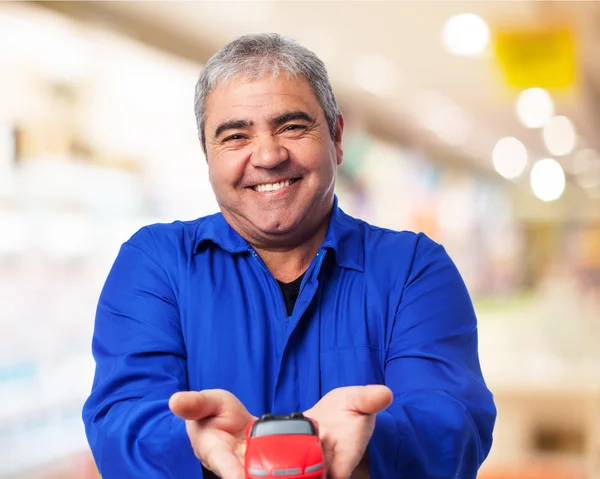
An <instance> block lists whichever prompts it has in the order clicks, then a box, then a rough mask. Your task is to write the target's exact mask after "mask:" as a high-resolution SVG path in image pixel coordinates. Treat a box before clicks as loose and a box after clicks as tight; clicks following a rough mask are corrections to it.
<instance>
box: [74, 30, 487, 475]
mask: <svg viewBox="0 0 600 479" xmlns="http://www.w3.org/2000/svg"><path fill="white" fill-rule="evenodd" d="M196 115H197V120H198V128H199V137H200V142H201V145H202V148H203V150H204V153H205V155H206V159H207V161H208V166H209V176H210V182H211V185H212V188H213V190H214V193H215V196H216V198H217V201H218V204H219V206H220V210H221V212H220V213H219V214H215V215H211V216H208V217H203V218H200V219H198V220H195V221H189V222H174V223H172V224H156V225H151V226H148V227H145V228H142V229H141V230H140V231H138V232H137V233H136V234H135V235H133V237H132V238H130V239H129V240H128V241H127V242H126V243H125V244H124V245H123V246H122V248H121V250H120V252H119V254H118V257H117V258H116V261H115V263H114V265H113V268H112V270H111V272H110V274H109V276H108V278H107V280H106V284H105V286H104V288H103V291H102V294H101V297H100V300H99V304H98V310H97V316H96V326H95V332H94V339H93V352H94V356H95V359H96V362H97V369H96V375H95V380H94V384H93V390H92V392H91V395H90V397H89V399H88V400H87V402H86V404H85V407H84V410H83V418H84V422H85V425H86V431H87V435H88V439H89V443H90V446H91V449H92V452H93V454H94V458H95V460H96V463H97V464H98V467H99V469H100V472H101V474H102V476H103V477H104V479H112V478H118V479H124V478H130V477H131V478H138V477H139V478H150V477H152V478H154V477H168V478H191V477H214V475H217V476H219V477H223V478H226V479H241V478H243V477H244V473H243V468H242V463H243V454H244V428H245V426H246V424H248V422H250V421H251V420H253V419H254V418H256V417H259V416H261V415H262V414H264V413H267V412H270V413H275V414H289V413H291V412H294V411H301V412H304V413H305V415H306V416H308V417H312V418H314V419H315V420H316V421H318V423H319V425H320V435H321V439H322V443H323V448H324V452H325V458H326V467H327V470H328V477H331V478H335V479H345V478H348V477H350V476H352V477H372V478H374V479H392V478H415V479H427V478H450V477H452V478H461V479H462V478H475V476H476V474H477V470H478V468H479V466H480V465H481V464H482V462H483V461H484V459H485V458H486V456H487V455H488V453H489V450H490V447H491V443H492V430H493V427H494V422H495V417H496V410H495V406H494V402H493V398H492V395H491V393H490V392H489V390H488V388H487V387H486V385H485V382H484V379H483V377H482V373H481V370H480V366H479V358H478V351H477V322H476V317H475V314H474V311H473V307H472V304H471V301H470V298H469V295H468V292H467V290H466V288H465V286H464V283H463V281H462V279H461V277H460V274H459V272H458V271H457V269H456V267H455V266H454V264H453V263H452V261H451V259H450V258H449V257H448V255H447V254H446V252H445V251H444V249H443V248H442V247H441V246H440V245H438V244H436V243H434V242H433V241H431V240H430V239H428V238H427V237H426V236H424V235H423V234H414V233H410V232H395V231H390V230H385V229H382V228H377V227H374V226H371V225H369V224H367V223H365V222H363V221H360V220H358V219H354V218H352V217H350V216H348V215H346V214H345V213H344V212H343V211H342V210H341V209H340V208H339V207H338V204H337V198H336V196H335V195H334V186H335V178H336V169H337V167H338V166H339V165H340V164H341V163H342V158H343V151H342V132H343V127H344V122H343V117H342V115H341V114H340V112H339V111H338V107H337V103H336V100H335V96H334V94H333V91H332V89H331V86H330V84H329V80H328V77H327V72H326V70H325V67H324V65H323V64H322V62H321V61H320V60H319V59H318V58H317V57H316V56H315V55H314V54H313V53H312V52H310V51H308V50H307V49H305V48H303V47H301V46H299V45H297V44H296V43H294V42H292V41H291V40H288V39H286V38H283V37H280V36H278V35H250V36H244V37H241V38H239V39H237V40H236V41H234V42H232V43H230V44H229V45H227V46H225V47H224V48H223V49H222V50H221V51H219V52H218V53H217V54H216V55H215V56H213V57H212V58H211V60H210V61H209V62H208V63H207V64H206V66H205V68H204V69H203V71H202V73H201V75H200V78H199V80H198V85H197V90H196ZM184 419H185V421H184ZM209 471H212V472H209Z"/></svg>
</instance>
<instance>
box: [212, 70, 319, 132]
mask: <svg viewBox="0 0 600 479" xmlns="http://www.w3.org/2000/svg"><path fill="white" fill-rule="evenodd" d="M290 110H301V111H306V112H309V113H311V114H312V115H313V116H317V115H318V114H319V113H322V108H321V105H320V104H319V101H318V100H317V97H316V95H315V94H314V92H313V90H312V88H311V87H310V84H309V83H308V81H307V80H306V79H305V78H304V77H302V76H296V77H292V76H289V77H288V76H287V75H278V76H274V75H268V76H263V77H260V78H257V79H248V78H247V77H244V76H241V77H236V78H234V79H232V80H230V81H229V82H227V83H222V84H219V85H217V86H216V87H215V88H214V89H213V90H212V92H211V93H210V94H209V96H208V99H207V102H206V109H205V123H206V125H209V124H215V123H219V122H221V121H224V120H232V119H238V118H240V119H249V118H252V119H255V120H258V119H260V117H261V116H264V117H267V116H271V115H276V114H279V113H282V112H284V111H290Z"/></svg>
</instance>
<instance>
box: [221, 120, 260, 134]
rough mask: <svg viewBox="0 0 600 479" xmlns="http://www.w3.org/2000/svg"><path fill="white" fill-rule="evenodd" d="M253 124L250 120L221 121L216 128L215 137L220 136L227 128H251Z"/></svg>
mask: <svg viewBox="0 0 600 479" xmlns="http://www.w3.org/2000/svg"><path fill="white" fill-rule="evenodd" d="M252 125H253V123H252V122H251V121H248V120H231V121H226V122H224V123H221V124H220V125H219V126H218V127H217V129H216V130H215V138H218V137H219V135H221V133H223V132H224V131H227V130H239V129H242V128H250V127H251V126H252Z"/></svg>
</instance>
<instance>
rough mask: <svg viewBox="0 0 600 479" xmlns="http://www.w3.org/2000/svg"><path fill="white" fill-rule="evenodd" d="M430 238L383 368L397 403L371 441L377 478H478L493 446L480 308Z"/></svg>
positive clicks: (382, 416)
mask: <svg viewBox="0 0 600 479" xmlns="http://www.w3.org/2000/svg"><path fill="white" fill-rule="evenodd" d="M427 243H428V244H429V247H428V248H427V249H426V251H425V252H424V253H422V254H421V255H420V256H419V255H418V254H417V256H416V258H415V261H414V265H413V268H412V271H411V273H410V276H409V278H408V280H407V282H406V284H405V287H404V291H403V294H402V299H401V301H400V305H399V308H398V311H397V313H396V317H395V320H394V327H393V331H392V335H391V340H390V343H389V348H388V352H387V358H386V366H385V381H386V384H387V385H388V387H390V388H391V390H392V391H393V394H394V400H393V402H392V404H391V406H390V407H389V408H388V409H387V410H386V411H383V412H381V413H379V414H378V415H377V419H376V426H375V431H374V433H373V436H372V439H371V442H370V443H369V448H368V453H369V468H370V476H371V477H372V478H379V477H385V478H389V479H392V478H402V479H442V478H443V479H449V478H459V479H475V478H476V476H477V471H478V469H479V467H480V466H481V464H482V463H483V461H484V459H485V458H486V457H487V455H488V454H489V451H490V449H491V445H492V432H493V429H494V424H495V421H496V407H495V404H494V399H493V396H492V393H491V392H490V391H489V390H488V388H487V386H486V384H485V382H484V378H483V375H482V372H481V368H480V364H479V354H478V338H477V319H476V316H475V312H474V308H473V305H472V302H471V299H470V297H469V294H468V292H467V289H466V287H465V284H464V282H463V280H462V278H461V275H460V273H459V271H458V269H457V268H456V266H455V265H454V263H453V262H452V260H451V259H450V257H449V256H448V255H447V253H446V251H445V250H444V248H443V247H442V246H440V245H438V244H436V243H433V242H431V241H428V242H427Z"/></svg>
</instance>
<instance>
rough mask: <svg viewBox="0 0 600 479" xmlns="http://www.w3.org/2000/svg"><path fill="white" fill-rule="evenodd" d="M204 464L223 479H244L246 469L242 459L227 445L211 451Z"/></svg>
mask: <svg viewBox="0 0 600 479" xmlns="http://www.w3.org/2000/svg"><path fill="white" fill-rule="evenodd" d="M204 463H205V466H206V467H207V468H208V469H210V470H211V471H213V472H214V473H215V474H216V475H217V476H219V477H221V478H223V479H244V468H243V467H242V463H241V462H240V458H239V457H238V456H237V455H236V454H235V452H234V451H233V450H232V449H231V448H229V447H227V446H225V445H219V446H215V447H213V448H212V449H210V450H209V451H208V452H207V454H206V459H205V461H204Z"/></svg>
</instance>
